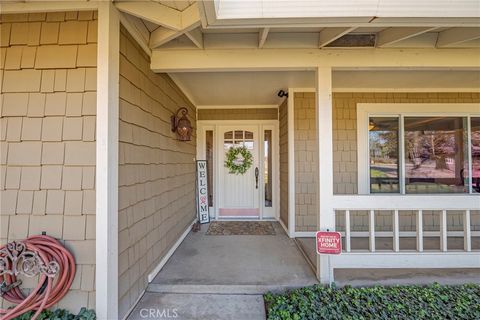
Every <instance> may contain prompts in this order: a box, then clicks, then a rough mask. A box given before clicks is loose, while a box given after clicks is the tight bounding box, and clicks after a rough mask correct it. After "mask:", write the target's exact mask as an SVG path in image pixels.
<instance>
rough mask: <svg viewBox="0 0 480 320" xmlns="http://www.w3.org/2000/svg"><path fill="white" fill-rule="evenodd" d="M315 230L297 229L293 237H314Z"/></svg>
mask: <svg viewBox="0 0 480 320" xmlns="http://www.w3.org/2000/svg"><path fill="white" fill-rule="evenodd" d="M315 234H316V232H315V231H297V232H295V238H315Z"/></svg>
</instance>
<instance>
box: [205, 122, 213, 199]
mask: <svg viewBox="0 0 480 320" xmlns="http://www.w3.org/2000/svg"><path fill="white" fill-rule="evenodd" d="M205 141H206V143H205V155H206V157H205V158H206V159H205V160H207V175H208V206H209V207H213V130H207V131H206V132H205Z"/></svg>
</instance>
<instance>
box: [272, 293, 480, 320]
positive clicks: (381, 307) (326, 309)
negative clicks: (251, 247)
mask: <svg viewBox="0 0 480 320" xmlns="http://www.w3.org/2000/svg"><path fill="white" fill-rule="evenodd" d="M264 298H265V305H266V308H267V319H269V320H280V319H282V320H284V319H285V320H286V319H289V320H290V319H292V320H297V319H298V320H300V319H302V320H303V319H480V303H479V301H480V285H477V284H465V285H461V286H444V285H439V284H433V285H428V286H392V287H385V286H375V287H365V288H353V287H350V286H346V287H343V288H335V287H331V288H329V287H324V286H321V285H315V286H312V287H306V288H301V289H296V290H293V291H288V292H287V293H284V294H271V293H268V294H266V295H265V297H264Z"/></svg>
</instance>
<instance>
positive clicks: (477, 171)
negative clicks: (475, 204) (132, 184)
mask: <svg viewBox="0 0 480 320" xmlns="http://www.w3.org/2000/svg"><path fill="white" fill-rule="evenodd" d="M470 121H471V124H470V128H471V129H470V131H471V146H472V147H471V154H472V192H473V193H480V117H472V118H471V119H470Z"/></svg>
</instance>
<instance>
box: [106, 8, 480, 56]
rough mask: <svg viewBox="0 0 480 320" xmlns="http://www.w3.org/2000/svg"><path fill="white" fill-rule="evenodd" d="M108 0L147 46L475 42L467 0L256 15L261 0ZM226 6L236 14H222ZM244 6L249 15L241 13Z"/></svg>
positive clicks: (475, 25)
mask: <svg viewBox="0 0 480 320" xmlns="http://www.w3.org/2000/svg"><path fill="white" fill-rule="evenodd" d="M115 2H116V6H117V8H118V9H119V10H120V11H122V12H123V14H124V16H125V17H124V20H127V21H128V23H130V28H131V29H132V30H135V31H136V33H138V38H140V39H141V41H143V42H144V44H145V45H144V46H145V47H146V48H149V49H148V50H162V49H172V48H174V49H178V48H182V49H218V48H324V47H327V48H336V47H342V48H345V47H353V48H359V47H375V48H389V47H390V48H391V47H395V48H398V47H400V48H478V47H480V40H479V39H480V6H478V2H476V1H471V0H461V3H460V4H459V3H456V4H455V5H454V6H453V7H452V3H451V2H449V1H441V2H437V3H436V4H435V6H432V5H431V1H430V2H429V0H420V1H415V3H414V2H413V1H407V2H405V3H404V2H396V4H395V3H389V2H388V1H383V0H381V1H371V0H362V1H354V2H352V1H346V0H345V1H343V0H342V1H340V2H339V3H338V4H329V8H328V9H329V10H326V11H325V10H324V11H322V10H320V9H322V3H323V2H319V1H299V2H293V1H285V0H277V1H276V2H272V1H267V2H265V1H264V2H265V3H266V4H269V5H268V8H269V10H273V11H272V12H273V13H272V14H270V15H269V14H265V13H263V15H262V16H259V17H257V16H255V15H256V14H257V13H256V11H258V10H257V9H258V8H257V7H258V4H261V3H262V1H260V0H257V1H240V0H228V1H215V2H214V1H212V0H208V1H207V0H204V1H159V0H151V1H125V0H121V1H119V0H117V1H115ZM347 2H348V3H347ZM350 2H351V3H350ZM377 2H378V4H377ZM387 2H388V3H387ZM277 3H278V4H279V5H278V6H277V7H278V8H277V7H276V5H275V4H277ZM215 4H216V5H217V6H219V7H217V8H215ZM272 4H273V5H272ZM280 4H281V5H280ZM323 6H325V4H323ZM353 6H354V7H355V10H356V11H354V10H352V8H353ZM249 8H250V11H248V10H247V9H249ZM286 8H287V9H288V8H290V9H291V10H293V11H292V12H291V13H290V16H288V14H289V13H288V10H286ZM302 8H303V9H302ZM442 8H443V9H445V10H443V9H442ZM307 9H311V13H309V16H302V13H301V12H300V11H299V10H303V11H304V12H306V10H307ZM357 9H358V10H357ZM222 10H223V11H222ZM229 10H230V11H232V10H234V11H235V10H237V11H235V12H237V13H232V12H234V11H232V12H231V13H229V14H225V12H227V11H228V12H230V11H229ZM262 10H263V9H262ZM282 10H283V11H282ZM442 10H443V11H442ZM247 11H248V12H250V14H251V15H252V18H244V17H242V18H241V16H242V15H244V14H246V13H247ZM222 12H223V15H224V16H222ZM282 12H283V13H282ZM374 13H376V15H373V14H374ZM305 14H306V13H303V15H305ZM257 15H258V14H257ZM124 24H125V23H124ZM365 35H368V36H369V37H366V36H365ZM137 40H138V39H137Z"/></svg>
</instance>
